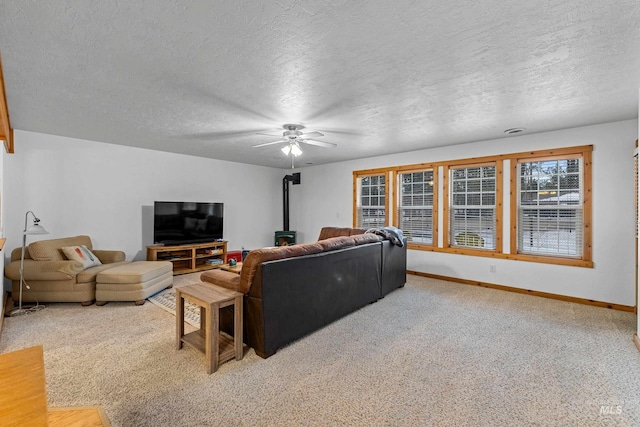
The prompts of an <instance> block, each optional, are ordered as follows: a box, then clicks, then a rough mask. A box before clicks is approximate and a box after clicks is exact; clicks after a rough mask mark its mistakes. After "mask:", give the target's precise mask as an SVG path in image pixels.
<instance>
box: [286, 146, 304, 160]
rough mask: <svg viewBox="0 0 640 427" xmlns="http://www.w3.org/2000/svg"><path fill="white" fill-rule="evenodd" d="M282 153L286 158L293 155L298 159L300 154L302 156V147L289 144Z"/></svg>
mask: <svg viewBox="0 0 640 427" xmlns="http://www.w3.org/2000/svg"><path fill="white" fill-rule="evenodd" d="M281 150H282V152H283V153H284V155H285V156H288V155H289V154H292V155H294V156H296V157H298V156H299V155H300V154H302V150H301V149H300V147H298V144H289V145H285V146H284V147H282V149H281Z"/></svg>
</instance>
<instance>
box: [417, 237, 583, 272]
mask: <svg viewBox="0 0 640 427" xmlns="http://www.w3.org/2000/svg"><path fill="white" fill-rule="evenodd" d="M407 249H414V250H418V251H427V252H443V253H449V254H456V255H470V256H478V257H486V258H497V259H510V260H513V261H526V262H539V263H543V264H556V265H567V266H571V267H585V268H593V265H594V264H593V261H589V260H583V259H575V258H562V257H551V256H540V255H524V254H504V253H500V252H496V251H493V250H491V249H467V248H439V247H436V246H432V245H425V244H419V243H408V244H407Z"/></svg>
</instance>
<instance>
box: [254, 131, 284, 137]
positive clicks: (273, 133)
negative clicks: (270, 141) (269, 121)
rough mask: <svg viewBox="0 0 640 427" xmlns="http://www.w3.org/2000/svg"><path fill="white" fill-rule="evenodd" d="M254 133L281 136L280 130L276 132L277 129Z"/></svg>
mask: <svg viewBox="0 0 640 427" xmlns="http://www.w3.org/2000/svg"><path fill="white" fill-rule="evenodd" d="M256 135H267V136H282V131H280V132H278V131H273V132H272V133H266V132H256Z"/></svg>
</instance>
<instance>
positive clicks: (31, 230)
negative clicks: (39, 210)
mask: <svg viewBox="0 0 640 427" xmlns="http://www.w3.org/2000/svg"><path fill="white" fill-rule="evenodd" d="M24 234H49V232H48V231H47V230H45V229H44V227H43V226H41V225H40V224H33V225H30V226H29V227H27V229H26V230H25V231H24Z"/></svg>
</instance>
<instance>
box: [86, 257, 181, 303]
mask: <svg viewBox="0 0 640 427" xmlns="http://www.w3.org/2000/svg"><path fill="white" fill-rule="evenodd" d="M172 285H173V264H172V263H171V262H170V261H134V262H131V263H129V264H124V265H120V266H118V267H114V268H109V269H108V270H104V271H102V272H100V273H98V276H97V277H96V305H105V304H106V303H107V302H109V301H135V303H136V305H142V304H144V301H145V299H146V298H147V297H150V296H151V295H153V294H155V293H157V292H160V291H161V290H163V289H164V288H169V287H171V286H172Z"/></svg>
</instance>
